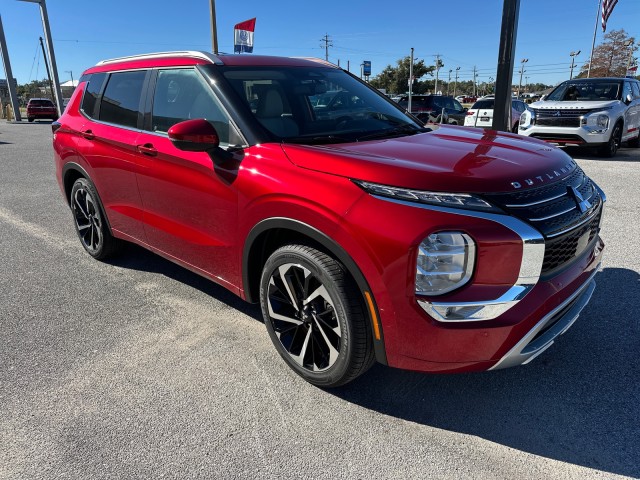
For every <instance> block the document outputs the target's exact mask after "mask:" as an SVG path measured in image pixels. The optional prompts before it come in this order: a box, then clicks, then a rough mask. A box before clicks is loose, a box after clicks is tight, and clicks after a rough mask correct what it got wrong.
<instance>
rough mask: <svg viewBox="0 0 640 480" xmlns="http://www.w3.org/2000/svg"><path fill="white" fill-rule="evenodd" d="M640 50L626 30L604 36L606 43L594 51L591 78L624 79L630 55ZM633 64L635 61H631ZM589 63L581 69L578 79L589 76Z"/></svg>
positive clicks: (615, 31)
mask: <svg viewBox="0 0 640 480" xmlns="http://www.w3.org/2000/svg"><path fill="white" fill-rule="evenodd" d="M637 49H638V46H637V45H636V44H635V38H633V37H630V36H629V35H628V34H627V32H625V31H624V29H620V30H612V31H611V32H609V33H607V34H606V35H605V36H604V41H603V42H602V43H601V44H600V45H598V46H597V47H596V48H595V49H594V51H593V65H592V66H591V74H590V76H591V77H624V76H625V75H626V73H627V63H628V61H629V55H633V52H635V51H636V50H637ZM631 64H633V59H632V60H631ZM588 69H589V63H588V62H587V63H585V64H584V65H583V66H582V68H581V69H580V75H578V77H580V78H584V77H586V76H587V70H588Z"/></svg>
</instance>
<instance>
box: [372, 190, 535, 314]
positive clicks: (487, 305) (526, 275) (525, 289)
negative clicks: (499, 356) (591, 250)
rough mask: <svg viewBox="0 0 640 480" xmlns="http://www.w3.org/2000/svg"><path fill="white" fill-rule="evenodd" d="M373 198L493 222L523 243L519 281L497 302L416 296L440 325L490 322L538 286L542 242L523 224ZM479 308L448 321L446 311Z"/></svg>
mask: <svg viewBox="0 0 640 480" xmlns="http://www.w3.org/2000/svg"><path fill="white" fill-rule="evenodd" d="M372 196H373V197H375V198H377V199H379V200H384V201H387V202H392V203H397V204H400V205H406V206H409V207H416V208H422V209H425V210H431V211H436V212H442V213H449V214H454V215H463V216H467V217H474V218H481V219H484V220H489V221H493V222H496V223H499V224H500V225H502V226H504V227H506V228H508V229H509V230H511V231H512V232H514V233H515V234H516V235H518V236H519V237H520V239H521V240H522V261H521V263H520V270H519V272H518V279H517V280H516V282H515V284H514V285H513V286H512V287H511V288H509V289H508V290H507V291H506V292H505V293H504V294H503V295H501V296H500V297H499V298H496V299H487V300H481V301H476V302H432V301H429V300H427V299H425V298H420V297H419V296H418V295H416V300H417V302H418V304H419V305H420V307H422V309H423V310H424V311H425V312H426V313H427V314H429V315H430V316H431V317H433V318H434V319H435V320H437V321H440V322H449V323H463V322H480V321H486V320H492V319H494V318H496V317H498V316H500V315H502V314H503V313H504V312H506V311H507V310H509V309H510V308H513V307H514V306H515V305H516V304H517V303H518V302H520V300H522V299H523V298H524V297H525V296H526V295H527V294H528V293H529V292H530V291H531V290H532V289H533V287H534V286H535V285H536V284H537V283H538V280H539V279H540V272H541V271H542V263H543V261H544V251H545V243H544V238H543V236H542V234H541V233H540V232H539V231H537V230H536V229H534V228H533V227H531V226H530V225H528V224H526V223H525V222H523V221H522V220H519V219H517V218H515V217H511V216H508V215H500V214H497V213H487V212H480V211H471V210H463V209H457V208H449V207H438V206H435V205H426V204H422V203H414V202H407V201H403V200H397V199H393V198H388V197H382V196H378V195H372ZM476 306H477V307H482V308H481V309H480V310H478V311H475V312H474V313H473V314H472V315H471V316H470V317H468V318H464V319H447V318H446V312H447V309H449V308H464V307H476Z"/></svg>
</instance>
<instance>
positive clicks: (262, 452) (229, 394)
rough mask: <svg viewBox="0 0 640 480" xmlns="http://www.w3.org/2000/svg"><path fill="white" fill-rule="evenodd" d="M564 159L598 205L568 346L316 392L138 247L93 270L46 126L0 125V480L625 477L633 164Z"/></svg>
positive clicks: (239, 321)
mask: <svg viewBox="0 0 640 480" xmlns="http://www.w3.org/2000/svg"><path fill="white" fill-rule="evenodd" d="M570 153H571V154H572V155H574V156H575V158H577V161H578V163H579V164H580V166H581V167H582V168H583V169H584V170H585V171H586V172H587V173H588V174H589V175H590V176H591V177H592V178H593V179H594V180H595V181H596V182H597V183H599V185H600V186H601V187H602V188H603V189H604V190H605V192H606V194H607V196H608V203H607V207H606V213H605V220H604V229H603V233H602V236H603V238H604V239H605V242H606V244H607V249H606V252H605V262H604V268H603V270H602V271H601V272H600V273H598V275H597V276H596V281H597V283H598V286H597V288H596V291H595V293H594V296H593V298H592V300H591V303H590V304H589V306H588V307H587V308H586V309H585V311H584V312H583V314H582V315H581V317H580V319H579V320H578V321H577V322H576V324H575V325H574V326H573V327H572V329H571V330H569V331H568V332H567V333H566V334H565V335H564V336H563V337H561V338H560V339H559V340H558V341H557V342H556V344H555V345H554V346H552V347H551V348H550V349H549V350H548V351H547V352H545V354H543V355H542V356H541V357H539V358H538V359H537V360H535V361H534V362H533V363H531V364H530V365H527V366H524V367H519V368H515V369H509V370H500V371H496V372H488V373H479V374H478V373H476V374H460V375H424V374H419V373H412V372H406V371H400V370H395V369H392V368H388V367H383V366H379V365H378V366H375V367H374V368H373V369H372V370H370V371H369V372H368V373H367V374H366V375H365V376H363V377H361V378H360V379H358V380H357V381H355V382H353V383H352V384H350V385H348V386H346V387H343V388H340V389H337V390H332V391H324V390H321V389H318V388H315V387H313V386H311V385H309V384H307V383H305V382H304V381H303V380H302V379H300V378H299V377H297V376H295V375H294V374H293V373H290V371H289V369H288V368H287V367H286V366H285V364H284V363H283V362H282V361H281V359H280V358H279V356H278V355H277V353H276V351H275V349H274V348H273V347H272V345H271V343H270V340H269V338H268V336H267V333H266V330H265V328H264V325H263V324H262V321H261V318H260V311H259V308H258V307H257V306H253V305H248V304H245V303H244V302H243V301H242V300H240V299H238V298H236V297H235V296H234V295H232V294H231V293H228V292H227V291H226V290H224V289H222V288H220V287H218V286H216V285H214V284H212V283H210V282H208V281H206V280H204V279H202V278H200V277H198V276H196V275H195V274H192V273H190V272H188V271H186V270H184V269H182V268H180V267H177V266H175V265H173V264H171V263H169V262H167V261H165V260H163V259H161V258H160V257H157V256H155V255H153V254H151V253H148V252H146V251H144V250H142V249H140V248H137V247H131V248H129V249H128V251H127V252H126V254H125V255H124V256H123V257H120V258H119V259H117V260H115V261H112V262H110V263H100V262H96V261H94V260H92V259H91V258H90V257H89V256H88V255H87V254H86V253H85V252H84V251H83V249H82V247H81V245H80V243H79V242H78V240H77V237H76V235H75V232H74V230H73V226H72V220H71V216H70V213H69V211H68V209H67V207H66V206H65V204H64V203H63V200H62V196H61V194H60V191H59V189H58V186H57V183H56V181H55V178H54V167H53V160H52V151H51V128H50V125H48V124H46V123H44V122H43V123H38V122H36V123H34V124H27V123H26V122H25V123H23V124H9V123H5V122H4V121H3V122H1V123H0V332H1V334H2V337H1V338H2V341H1V342H0V446H1V447H0V479H52V478H65V479H103V478H104V479H124V478H153V479H156V478H179V479H186V478H291V479H294V478H295V479H298V478H327V479H329V478H331V479H335V478H385V479H387V478H389V479H392V478H393V479H409V478H411V479H424V478H431V477H435V478H465V479H466V478H505V479H514V478H518V479H539V478H554V479H555V478H573V479H585V478H588V479H591V478H597V479H602V478H621V477H631V478H639V477H640V460H639V459H640V442H639V441H638V438H640V422H639V419H640V403H639V402H638V399H639V398H640V382H639V381H638V378H639V377H638V375H639V372H640V355H639V354H638V352H640V322H639V320H638V318H639V317H638V312H639V311H640V255H639V254H638V250H639V249H640V222H639V221H638V198H639V196H640V195H639V193H640V191H639V189H638V185H639V184H640V149H635V150H632V149H626V148H623V149H621V150H620V152H619V154H618V155H617V156H616V157H615V158H613V159H601V158H598V157H595V156H585V155H584V153H583V152H580V151H571V152H570Z"/></svg>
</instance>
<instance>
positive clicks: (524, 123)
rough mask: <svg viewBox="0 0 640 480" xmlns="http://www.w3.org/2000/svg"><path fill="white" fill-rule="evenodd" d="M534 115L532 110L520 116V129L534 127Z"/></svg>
mask: <svg viewBox="0 0 640 480" xmlns="http://www.w3.org/2000/svg"><path fill="white" fill-rule="evenodd" d="M533 121H534V114H533V112H532V111H531V110H525V111H524V112H522V114H521V115H520V128H522V129H523V130H524V129H526V128H529V127H530V126H531V125H533Z"/></svg>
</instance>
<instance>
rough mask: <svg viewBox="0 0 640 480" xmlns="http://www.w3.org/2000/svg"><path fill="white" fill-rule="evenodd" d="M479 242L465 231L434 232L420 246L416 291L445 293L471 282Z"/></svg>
mask: <svg viewBox="0 0 640 480" xmlns="http://www.w3.org/2000/svg"><path fill="white" fill-rule="evenodd" d="M475 250H476V248H475V243H474V241H473V240H472V239H471V237H470V236H469V235H467V234H465V233H461V232H438V233H432V234H431V235H429V236H428V237H427V238H425V239H424V240H423V241H422V242H421V243H420V247H419V248H418V256H417V262H416V286H415V292H416V294H422V295H442V294H444V293H447V292H450V291H452V290H455V289H456V288H459V287H461V286H462V285H464V284H465V283H467V282H468V281H469V279H470V278H471V275H472V273H473V267H474V263H475Z"/></svg>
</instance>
